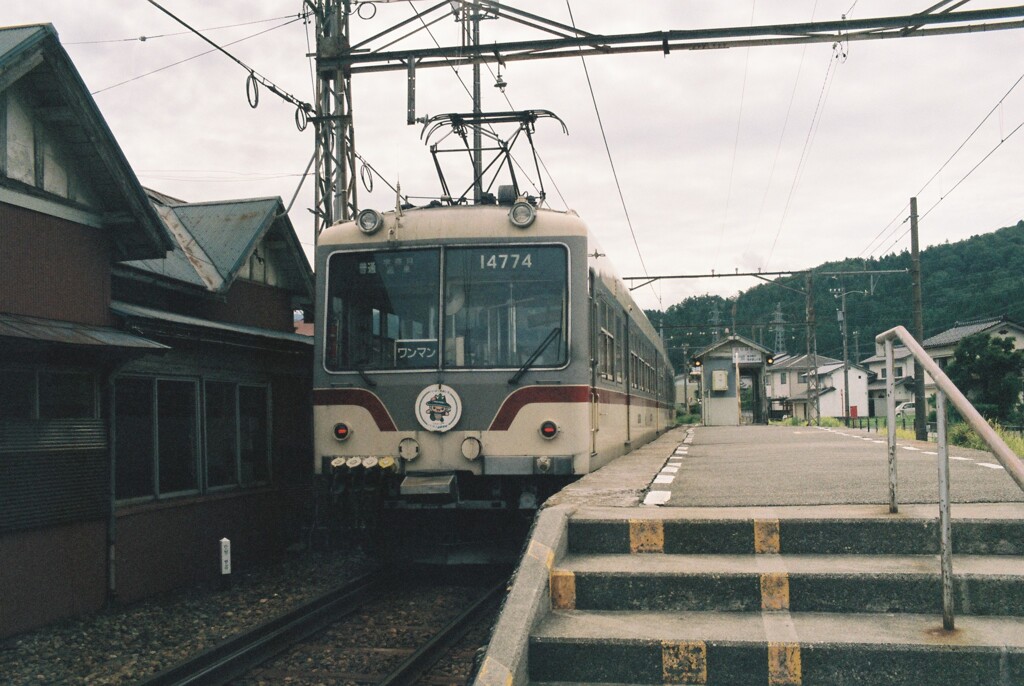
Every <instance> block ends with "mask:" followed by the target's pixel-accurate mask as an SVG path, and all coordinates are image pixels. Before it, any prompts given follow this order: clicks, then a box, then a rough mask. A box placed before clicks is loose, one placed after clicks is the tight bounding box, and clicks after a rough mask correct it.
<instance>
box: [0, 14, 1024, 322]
mask: <svg viewBox="0 0 1024 686" xmlns="http://www.w3.org/2000/svg"><path fill="white" fill-rule="evenodd" d="M160 4H161V5H163V6H164V7H166V8H167V9H168V10H170V11H171V12H173V13H174V14H176V15H178V16H179V17H180V18H181V19H183V20H184V21H186V22H188V23H189V24H190V25H192V26H193V27H195V28H198V29H201V30H203V32H204V34H205V35H207V36H208V37H209V38H210V39H212V40H214V41H215V42H217V43H218V44H220V45H222V46H227V47H226V49H227V50H228V51H229V52H231V53H232V54H233V55H235V56H236V57H238V59H240V60H241V61H243V62H244V63H246V64H248V65H249V66H250V67H252V68H253V69H255V70H256V71H258V72H259V73H260V74H262V75H264V76H265V77H267V78H269V79H270V80H272V81H273V82H274V83H275V84H277V85H278V86H279V87H280V88H281V89H283V90H285V91H287V92H289V93H291V94H293V95H294V96H295V97H297V98H298V99H300V100H303V101H306V102H313V100H314V97H313V82H312V76H311V65H310V61H309V59H307V54H308V53H310V52H312V50H313V47H314V46H315V37H314V28H313V25H312V24H311V23H310V24H309V25H306V24H305V23H304V22H302V21H301V20H297V21H291V20H293V19H295V18H296V17H297V15H298V14H299V13H300V12H301V11H302V9H303V7H302V3H301V2H300V0H247V1H246V2H242V1H241V0H216V1H214V0H162V1H161V3H160ZM364 4H366V5H367V6H366V7H364V8H362V14H363V15H365V16H369V15H370V14H371V10H372V9H376V10H377V11H376V13H375V16H373V17H372V18H369V19H362V18H359V17H353V18H352V23H351V32H352V34H353V38H354V39H355V40H359V39H361V38H366V37H369V36H370V35H373V34H375V33H377V32H379V31H382V30H384V29H385V28H388V27H390V26H391V25H393V24H394V23H396V22H398V21H400V20H402V19H404V18H406V17H408V16H411V14H412V9H411V7H412V6H411V5H410V4H409V3H408V2H398V3H391V4H378V5H377V6H376V7H370V6H369V3H364ZM430 4H431V3H425V2H417V3H415V6H416V7H418V8H420V9H425V8H427V7H429V6H430ZM511 4H512V5H514V6H515V7H518V8H521V9H525V10H528V11H531V12H534V13H536V14H542V15H544V16H545V17H548V18H550V19H554V20H556V21H560V22H563V23H566V24H568V23H570V18H569V9H568V7H569V5H567V4H566V3H565V2H553V1H551V0H547V1H544V2H541V1H539V0H531V1H526V0H523V1H519V0H511ZM931 4H933V3H932V2H930V1H929V0H884V1H883V0H841V1H836V0H789V1H787V2H785V3H781V2H772V3H769V2H765V1H764V0H762V1H761V2H759V3H758V2H754V1H752V0H728V1H726V0H718V1H717V2H707V1H706V0H705V1H697V0H646V1H644V2H639V3H621V2H610V1H606V0H585V1H584V0H571V9H572V12H573V15H574V18H575V22H576V24H577V26H579V27H580V28H582V29H585V30H587V31H590V32H592V33H609V34H610V33H628V32H638V31H655V30H668V29H691V28H713V27H739V26H749V25H751V24H755V25H761V24H778V23H792V22H804V21H810V20H819V21H826V20H839V19H840V18H841V17H842V16H843V15H844V14H845V15H846V16H847V17H848V18H850V19H866V18H870V17H881V16H894V15H901V14H910V13H914V12H918V11H921V10H924V9H926V8H927V7H928V6H929V5H931ZM1011 4H1012V3H1010V2H1008V1H1003V2H989V1H983V0H975V1H974V2H969V3H968V4H967V5H966V6H965V7H964V8H963V9H985V8H991V7H1005V6H1009V5H1011ZM0 17H2V21H3V22H4V23H5V24H8V25H17V24H27V23H37V22H50V23H52V24H53V25H54V26H55V27H56V29H57V31H58V32H59V34H60V37H61V40H62V42H63V43H64V45H65V48H66V49H67V51H68V53H69V54H70V55H71V58H72V60H73V61H74V62H75V64H76V66H77V68H78V70H79V72H80V73H81V75H82V78H83V79H84V81H85V83H86V85H87V87H88V88H89V89H90V90H91V91H92V92H93V93H94V98H95V100H96V102H97V104H98V105H99V107H100V110H101V111H102V112H103V115H104V116H105V117H106V120H107V123H108V124H109V126H110V129H111V131H112V132H113V134H114V136H115V138H116V139H117V141H118V143H119V144H120V145H121V148H122V149H123V150H124V153H125V155H126V156H127V158H128V161H129V163H130V164H131V165H132V166H133V168H134V169H135V172H136V174H137V175H138V177H139V180H140V181H141V182H142V184H143V185H145V186H147V187H150V188H154V189H157V190H159V191H162V192H164V193H167V194H169V195H172V196H175V197H178V198H181V199H183V200H186V201H193V202H198V201H204V200H220V199H230V198H243V197H263V196H280V197H282V198H283V199H284V202H285V203H288V202H289V201H290V200H291V198H292V196H293V195H294V193H295V191H296V188H297V187H298V186H299V182H300V178H301V175H302V172H303V170H304V169H305V167H306V165H307V163H308V162H309V160H310V157H311V156H312V153H313V133H312V130H313V128H312V127H309V128H307V129H306V131H305V132H299V131H298V130H297V129H296V127H295V124H294V119H293V115H294V107H293V106H292V105H289V104H286V103H283V102H281V101H280V100H279V99H277V98H276V97H275V96H274V95H272V94H271V93H269V92H267V91H266V90H265V89H264V90H263V91H261V94H260V101H259V106H258V108H256V109H252V108H250V106H249V104H248V102H247V99H246V89H245V85H246V84H245V81H246V72H245V71H244V70H243V69H242V68H241V67H240V66H239V65H238V64H236V63H235V62H232V61H231V60H230V59H229V58H227V57H225V56H224V55H223V54H221V53H218V52H211V53H210V54H206V55H203V56H199V57H196V56H197V55H200V54H201V53H205V52H208V51H210V50H211V48H210V46H209V45H208V44H206V43H204V42H203V41H202V40H201V39H200V38H198V37H196V36H195V35H192V34H188V33H182V32H184V31H185V29H183V28H182V27H181V26H180V25H179V24H176V23H175V22H174V21H173V20H172V19H170V18H169V17H168V16H167V15H165V14H164V13H162V12H161V11H159V10H158V9H157V8H156V7H154V6H153V5H151V4H150V3H149V2H147V1H146V0H92V1H91V2H89V3H83V2H81V0H5V1H4V3H3V13H2V15H0ZM240 24H245V25H240ZM222 27H227V28H222ZM432 30H433V32H434V36H435V37H436V39H437V40H438V41H439V42H440V43H441V44H442V45H453V44H456V43H457V42H458V25H457V24H455V23H454V22H453V21H451V20H450V19H446V20H444V21H441V22H439V23H438V24H436V25H435V26H434V27H432ZM168 34H175V35H168ZM254 34H260V35H254ZM531 35H532V36H536V35H537V34H530V33H524V31H523V30H522V29H521V28H516V27H515V26H513V25H511V24H509V23H507V22H506V21H505V20H499V21H488V22H485V23H484V24H483V27H482V42H484V43H488V42H496V41H502V40H510V39H513V38H515V39H518V38H523V37H528V36H531ZM141 37H146V40H140V38H141ZM410 40H411V41H413V42H411V43H408V44H407V45H409V46H410V47H411V46H413V45H424V44H426V45H432V44H433V43H432V41H431V38H430V36H427V35H426V34H424V33H422V32H421V34H420V35H419V36H416V37H414V38H412V39H410ZM1022 40H1024V31H1021V30H1019V29H1018V30H1010V31H996V32H986V33H977V34H969V35H958V36H941V37H925V38H907V39H895V40H881V41H862V42H844V43H842V44H840V45H839V46H833V45H832V44H829V43H823V44H814V45H809V46H807V47H788V46H787V47H758V48H751V49H729V50H705V51H678V52H673V53H671V54H669V55H667V56H665V55H662V54H661V53H651V54H639V55H628V56H602V57H593V58H590V59H588V60H587V68H588V69H589V75H590V82H591V84H592V86H593V95H594V98H596V101H597V106H598V111H599V112H600V117H601V120H602V121H603V126H604V132H605V134H606V136H607V143H608V148H609V149H610V151H611V156H612V159H613V161H614V165H615V169H616V170H617V173H618V179H619V182H620V185H621V193H622V198H623V199H624V201H625V209H624V207H623V201H622V200H621V199H620V196H619V190H618V188H617V186H616V183H615V178H614V176H613V174H612V171H611V165H610V163H609V159H608V154H607V152H606V150H605V145H604V142H603V141H602V136H601V130H600V127H599V125H598V117H597V114H596V113H595V108H594V104H593V101H592V99H591V90H590V88H588V83H587V78H586V74H585V72H584V69H583V65H582V63H581V61H580V59H579V58H565V59H558V60H543V61H531V62H518V63H509V64H508V65H507V66H506V67H505V68H503V69H502V71H501V75H502V77H503V79H504V80H505V81H506V82H507V83H508V86H507V88H506V89H505V95H506V96H507V97H508V99H509V101H510V102H511V106H512V107H514V108H516V109H547V110H551V111H553V112H555V113H556V114H557V115H559V116H560V117H561V118H562V119H563V120H564V121H565V123H566V125H567V126H568V129H569V135H568V136H565V135H563V134H562V131H561V128H560V127H559V126H558V124H557V123H555V122H552V121H541V122H539V123H538V125H537V132H536V136H535V139H536V141H537V145H538V151H539V153H540V155H541V158H542V159H543V161H544V164H545V165H546V168H547V170H548V172H550V178H547V177H545V180H544V184H545V188H546V190H547V193H548V202H549V205H550V206H551V207H553V208H555V209H565V208H567V207H568V208H571V209H573V210H575V211H576V212H578V213H579V215H580V216H581V217H582V218H583V219H584V220H585V221H586V222H587V223H588V224H589V225H590V227H591V228H592V229H593V231H594V232H595V233H596V234H597V236H598V238H599V240H600V241H601V243H602V246H603V249H604V250H605V251H606V252H607V253H608V254H609V255H610V256H611V257H612V258H613V260H614V262H615V263H616V265H617V267H618V271H619V272H620V273H621V274H622V275H624V276H637V275H642V274H643V273H644V271H645V269H646V272H647V273H649V274H652V275H661V274H698V273H709V272H711V271H715V272H717V273H722V272H735V271H736V270H739V271H757V270H758V269H760V270H763V271H778V270H787V269H803V268H807V267H811V266H815V265H817V264H819V263H820V262H823V261H825V260H834V259H842V258H844V257H858V256H861V257H867V256H880V255H882V254H885V253H888V252H893V251H901V250H904V249H907V248H909V235H908V234H907V233H906V231H907V229H908V227H909V224H906V223H903V220H904V219H905V218H906V217H907V216H908V207H907V205H908V201H909V198H910V197H911V196H914V195H917V196H918V197H919V211H920V213H921V214H922V215H923V217H922V220H921V224H920V226H921V240H922V244H923V245H924V246H928V245H932V244H936V243H942V242H945V241H956V240H960V239H963V238H966V237H969V236H972V235H975V234H979V233H987V232H991V231H994V230H996V229H998V228H1001V227H1003V226H1009V225H1012V224H1015V223H1017V222H1018V221H1019V220H1021V219H1022V218H1024V193H1022V188H1024V132H1020V133H1017V134H1016V135H1011V134H1012V133H1013V132H1014V131H1015V129H1016V128H1017V127H1018V126H1019V125H1021V124H1022V123H1024V84H1022V85H1021V86H1019V87H1017V88H1014V85H1015V83H1016V82H1017V81H1018V79H1020V78H1021V76H1022V75H1024V50H1021V45H1022ZM235 41H241V42H237V43H235ZM232 43H234V44H232ZM229 44H231V45H229ZM403 45H406V44H403ZM395 47H396V48H397V47H402V45H399V46H395ZM190 58H194V59H190ZM158 70H159V71H158ZM471 74H472V71H471V69H470V68H463V69H461V70H460V71H459V74H458V75H456V73H455V72H454V71H453V70H452V69H431V70H421V71H420V72H419V73H418V79H417V91H416V97H417V114H418V115H420V116H422V115H434V114H438V113H443V112H456V111H467V110H469V109H470V108H471V102H470V98H469V96H468V95H467V93H466V91H465V90H464V87H463V85H462V83H460V81H459V78H458V77H459V76H461V78H462V80H463V81H464V82H465V83H466V84H467V85H469V84H470V83H471V78H472V77H471ZM494 74H496V70H495V69H494V67H492V68H491V70H488V69H484V70H483V86H482V90H483V91H484V95H483V97H484V104H483V108H484V109H485V110H506V109H508V108H509V103H508V102H506V101H505V99H504V96H503V95H502V93H501V92H499V90H498V89H497V88H495V87H493V84H494V81H495V76H494ZM405 82H406V79H405V74H404V72H395V73H385V74H373V75H360V76H356V77H355V78H354V83H353V93H354V107H353V109H354V112H355V121H356V134H355V136H356V149H357V151H358V152H359V154H361V155H362V156H363V157H364V158H366V160H367V161H369V162H370V163H371V164H372V165H373V166H374V167H375V168H377V169H378V170H379V171H380V172H381V173H382V175H383V176H384V177H386V178H388V179H389V180H391V182H392V183H395V182H396V181H400V183H401V188H402V192H403V193H404V194H409V195H411V196H436V195H438V194H439V193H440V190H439V188H440V187H439V184H438V182H437V178H436V174H435V173H434V168H433V161H432V159H431V157H430V154H429V150H428V149H427V147H426V146H425V145H424V144H423V142H422V141H421V140H420V127H419V126H407V125H406V83H405ZM1008 92H1009V95H1008V96H1007V93H1008ZM1004 96H1006V97H1005V99H1004ZM993 109H994V111H993ZM990 112H991V116H989V117H988V119H987V120H985V118H986V116H987V115H989V114H990ZM983 121H984V123H982V122H983ZM979 125H980V128H978V130H977V132H976V133H974V135H973V136H971V133H972V131H974V130H975V128H977V127H979ZM969 136H970V140H969V141H968V142H967V144H966V145H964V146H963V148H962V149H961V150H960V151H959V152H958V153H957V154H956V155H955V156H954V157H953V159H952V161H950V162H949V163H948V164H947V165H946V166H945V167H944V168H943V165H944V164H945V163H946V161H947V160H948V159H949V158H950V156H951V155H953V154H954V152H956V151H957V148H958V147H960V146H961V144H963V143H964V141H965V140H968V137H969ZM1000 141H1005V142H1004V143H1003V144H1002V145H1000ZM525 152H526V151H525V149H524V150H522V151H521V152H520V155H519V158H520V159H521V160H522V161H523V162H527V161H528V155H526V154H525ZM986 155H989V157H988V159H987V160H985V161H984V162H982V160H983V158H985V157H986ZM979 163H981V164H980V166H978V167H977V169H976V170H975V171H973V172H971V169H972V168H974V167H975V166H976V165H979ZM940 168H942V171H941V173H939V174H938V175H937V176H935V178H934V180H932V181H931V182H930V183H929V179H931V178H932V176H933V175H934V174H935V173H936V172H938V171H939V170H940ZM968 173H970V175H969V176H967V175H968ZM965 176H967V178H966V179H965ZM926 184H927V185H926ZM957 184H959V185H957ZM312 186H313V184H312V180H311V179H309V180H307V181H306V183H305V185H304V186H302V189H301V190H300V191H299V194H298V198H297V200H296V202H295V205H294V207H293V209H292V211H291V220H292V223H293V224H294V226H295V228H296V231H297V232H298V235H299V238H300V240H301V241H302V242H303V243H304V244H305V245H306V249H307V253H308V254H310V255H311V254H312V253H311V250H312V244H313V240H314V238H313V221H312V215H311V214H310V213H309V211H308V208H310V207H312V205H313V190H312ZM954 187H955V188H954ZM359 193H360V196H359V200H360V206H362V207H376V208H378V209H382V210H386V209H390V208H393V207H394V203H395V200H394V195H393V193H392V192H391V191H389V190H387V188H386V186H385V184H384V183H382V182H380V180H378V181H377V182H376V184H375V186H374V192H373V193H368V192H366V190H365V189H364V188H363V187H360V189H359ZM627 211H628V215H629V218H630V219H631V221H632V228H633V233H634V234H635V241H636V244H638V245H639V252H638V251H637V248H636V247H635V246H634V238H633V236H632V235H631V233H630V228H629V225H628V224H627V221H626V212H627ZM756 283H758V282H757V281H756V280H752V279H736V278H731V279H727V278H719V279H710V280H694V281H690V280H685V281H663V282H661V283H660V284H659V285H658V286H656V287H653V288H651V287H648V288H643V289H640V290H638V291H636V293H635V296H636V297H637V300H638V301H639V302H640V304H641V305H642V306H644V307H647V308H658V309H662V308H664V307H668V306H669V305H671V304H674V303H676V302H678V301H680V300H682V299H683V298H685V297H687V296H690V295H697V294H703V293H715V294H720V295H726V296H729V295H734V294H735V293H736V292H737V291H738V290H743V289H747V288H749V287H751V286H752V285H754V284H756Z"/></svg>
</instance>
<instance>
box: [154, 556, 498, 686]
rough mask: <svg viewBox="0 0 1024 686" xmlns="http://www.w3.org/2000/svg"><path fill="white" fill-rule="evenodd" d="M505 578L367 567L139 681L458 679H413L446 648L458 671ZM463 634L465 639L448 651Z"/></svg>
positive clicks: (243, 684)
mask: <svg viewBox="0 0 1024 686" xmlns="http://www.w3.org/2000/svg"><path fill="white" fill-rule="evenodd" d="M507 578H508V570H503V571H502V572H501V573H497V572H495V571H494V570H493V569H490V570H488V571H487V572H485V573H481V572H480V571H478V568H475V567H474V568H465V567H451V568H446V569H445V570H444V571H441V572H437V571H433V570H430V571H424V570H423V569H422V568H418V567H413V568H409V569H406V570H403V571H402V572H401V573H399V572H397V571H378V572H374V573H370V574H367V575H365V576H363V577H360V578H358V579H355V580H353V581H351V582H349V583H347V584H345V585H344V586H342V587H339V588H338V589H336V590H334V591H332V592H330V593H327V594H325V595H323V596H321V597H319V598H316V599H314V600H312V601H310V602H308V603H305V604H304V605H302V606H300V607H297V608H295V609H294V610H292V611H290V612H288V613H286V614H284V615H282V616H281V617H278V618H276V619H274V620H272V621H270V622H267V623H265V624H262V625H260V626H257V627H255V628H253V629H252V630H250V631H247V632H244V633H242V634H239V635H237V636H235V637H233V638H231V639H229V640H227V641H225V642H223V643H221V644H219V645H217V646H215V647H213V648H211V649H210V650H207V651H204V652H203V653H200V654H198V655H196V656H194V657H193V658H191V659H189V660H187V661H185V662H182V663H180V664H178V665H175V666H174V667H172V668H170V669H167V670H165V671H164V672H161V673H159V674H156V675H154V676H152V677H150V678H148V679H145V680H143V681H141V682H139V684H140V686H186V685H189V686H193V685H198V684H203V685H204V686H206V685H208V684H214V685H219V684H238V685H239V686H248V685H250V684H268V683H283V682H285V681H287V682H288V683H289V684H295V685H296V686H300V685H301V684H304V683H309V684H382V685H383V684H386V685H387V686H405V685H409V686H411V685H412V684H415V683H423V684H429V683H443V684H453V683H459V679H458V678H455V679H454V680H453V678H452V677H451V676H445V677H443V678H441V679H426V680H423V681H419V680H420V679H421V677H422V675H423V674H424V673H425V672H426V671H427V670H428V669H430V668H431V667H432V666H433V665H434V664H435V663H437V662H438V661H439V660H441V659H442V658H443V657H445V656H446V655H448V656H449V659H448V662H449V664H451V663H454V664H455V665H456V667H455V668H454V671H457V672H463V673H465V674H467V675H468V673H469V671H470V668H471V663H472V659H473V655H474V653H475V651H476V648H478V647H479V646H480V645H482V644H483V643H486V640H487V634H488V632H489V627H490V625H491V623H492V622H493V619H494V618H495V617H496V614H497V609H498V605H499V604H500V601H501V598H502V597H503V596H504V592H505V589H506V585H507ZM471 631H472V632H474V637H475V638H471V639H470V643H469V646H468V647H463V648H462V650H461V651H456V653H455V654H454V655H453V652H452V651H453V649H455V648H456V647H457V646H458V644H459V641H460V639H462V638H463V637H464V636H466V634H467V632H471ZM449 671H451V667H450V668H449ZM461 681H462V683H465V678H463V679H462V680H461Z"/></svg>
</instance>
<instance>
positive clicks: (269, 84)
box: [149, 0, 314, 114]
mask: <svg viewBox="0 0 1024 686" xmlns="http://www.w3.org/2000/svg"><path fill="white" fill-rule="evenodd" d="M149 4H151V5H152V6H153V7H156V8H157V9H158V10H160V11H161V12H163V13H164V14H166V15H167V16H168V17H170V18H171V19H173V20H174V21H176V22H178V23H179V24H181V25H182V26H184V27H185V28H187V29H188V30H189V31H191V32H192V33H194V34H195V35H196V36H198V37H199V38H201V39H202V40H204V41H205V42H207V43H209V44H210V45H211V46H213V48H214V49H215V50H217V51H218V52H220V53H222V54H223V55H224V56H225V57H227V58H228V59H230V60H231V61H233V62H235V63H236V64H238V66H240V67H242V68H243V69H245V70H246V71H247V72H249V83H259V84H260V85H261V86H263V87H264V88H266V89H267V90H269V91H270V92H271V93H273V94H274V95H276V96H277V97H279V98H281V99H282V100H286V101H287V102H290V103H291V104H293V105H295V107H296V108H297V109H299V110H301V111H304V112H306V113H307V114H312V113H313V111H314V109H313V106H312V105H310V104H309V103H308V102H303V101H301V100H299V99H298V98H296V97H295V96H294V95H292V94H291V93H288V92H286V91H284V90H282V89H281V88H278V86H277V85H276V84H275V83H274V82H273V81H271V80H270V79H268V78H267V77H266V76H264V75H263V74H260V73H259V72H257V71H256V70H255V69H253V68H252V67H250V66H249V65H248V64H246V63H245V62H243V61H242V60H240V59H239V58H237V57H235V56H234V55H232V54H231V53H230V52H228V51H227V50H225V49H224V47H222V46H220V45H218V44H217V43H215V42H214V41H212V40H210V39H209V38H208V37H206V36H205V35H203V33H202V32H201V31H199V30H198V29H194V28H192V27H191V26H190V25H189V24H187V23H186V22H185V21H183V20H182V19H180V18H179V17H177V16H175V15H174V14H173V13H172V12H170V11H169V10H168V9H167V8H165V7H163V6H161V5H160V3H158V2H157V1H156V0H149ZM292 21H298V19H293V20H292ZM288 23H291V22H288ZM257 101H258V98H257Z"/></svg>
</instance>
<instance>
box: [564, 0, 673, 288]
mask: <svg viewBox="0 0 1024 686" xmlns="http://www.w3.org/2000/svg"><path fill="white" fill-rule="evenodd" d="M565 6H566V8H567V9H568V10H569V20H570V21H571V22H572V26H573V29H575V28H576V19H575V18H574V17H573V14H572V5H571V4H570V2H569V0H565ZM580 62H581V63H582V64H583V73H584V75H585V76H586V77H587V88H588V89H589V90H590V100H591V102H593V103H594V114H596V115H597V125H598V128H599V129H600V130H601V140H603V141H604V149H605V153H606V154H607V155H608V164H609V165H610V166H611V170H612V177H613V178H614V179H615V188H616V189H617V190H618V192H619V201H620V202H621V203H622V212H623V214H624V215H625V216H626V225H627V226H628V227H629V233H630V235H631V236H632V237H633V246H634V247H635V248H636V255H637V257H638V258H640V266H641V267H642V268H643V270H644V275H645V276H647V275H648V271H647V265H646V264H645V263H644V256H643V254H642V253H641V252H640V243H639V242H638V241H637V238H636V231H635V230H634V229H633V220H632V219H630V217H629V208H628V207H627V206H626V198H625V196H624V195H623V193H622V184H621V183H619V175H618V172H616V171H615V160H614V159H613V158H612V150H611V147H609V145H608V136H607V135H605V131H604V122H603V121H602V119H601V110H600V108H599V107H598V106H597V96H596V95H595V94H594V85H593V83H591V81H590V70H589V69H587V61H586V59H585V58H584V57H583V50H582V48H581V49H580ZM651 292H653V293H654V295H655V297H657V299H658V304H659V305H661V304H662V301H661V294H660V293H659V292H658V291H657V290H655V289H654V287H653V285H652V287H651Z"/></svg>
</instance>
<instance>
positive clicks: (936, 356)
mask: <svg viewBox="0 0 1024 686" xmlns="http://www.w3.org/2000/svg"><path fill="white" fill-rule="evenodd" d="M976 334H986V335H989V336H997V337H999V338H1010V339H1012V340H1013V344H1014V347H1015V348H1017V349H1022V348H1024V326H1022V325H1020V324H1018V323H1017V322H1014V321H1011V320H1009V319H1007V318H1006V317H1005V316H1003V317H989V318H987V319H974V320H970V321H963V322H956V323H955V324H954V325H953V326H952V327H950V328H948V329H946V330H945V331H942V332H940V333H937V334H935V335H934V336H930V337H928V338H926V339H925V340H924V341H923V342H922V343H921V346H922V347H923V348H924V349H925V352H927V353H928V355H929V356H930V357H931V358H932V359H933V360H935V362H937V363H938V365H939V367H940V368H942V369H943V370H944V369H945V368H946V367H947V366H948V365H949V363H950V362H952V361H953V355H954V353H955V352H956V347H957V346H958V345H959V344H960V341H962V340H964V339H965V338H967V337H968V336H974V335H976ZM924 390H925V397H926V398H927V399H928V403H929V404H930V405H931V404H932V401H931V397H932V396H933V395H934V394H935V390H936V388H935V382H934V381H932V378H931V376H929V375H928V374H927V373H926V374H925V377H924Z"/></svg>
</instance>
